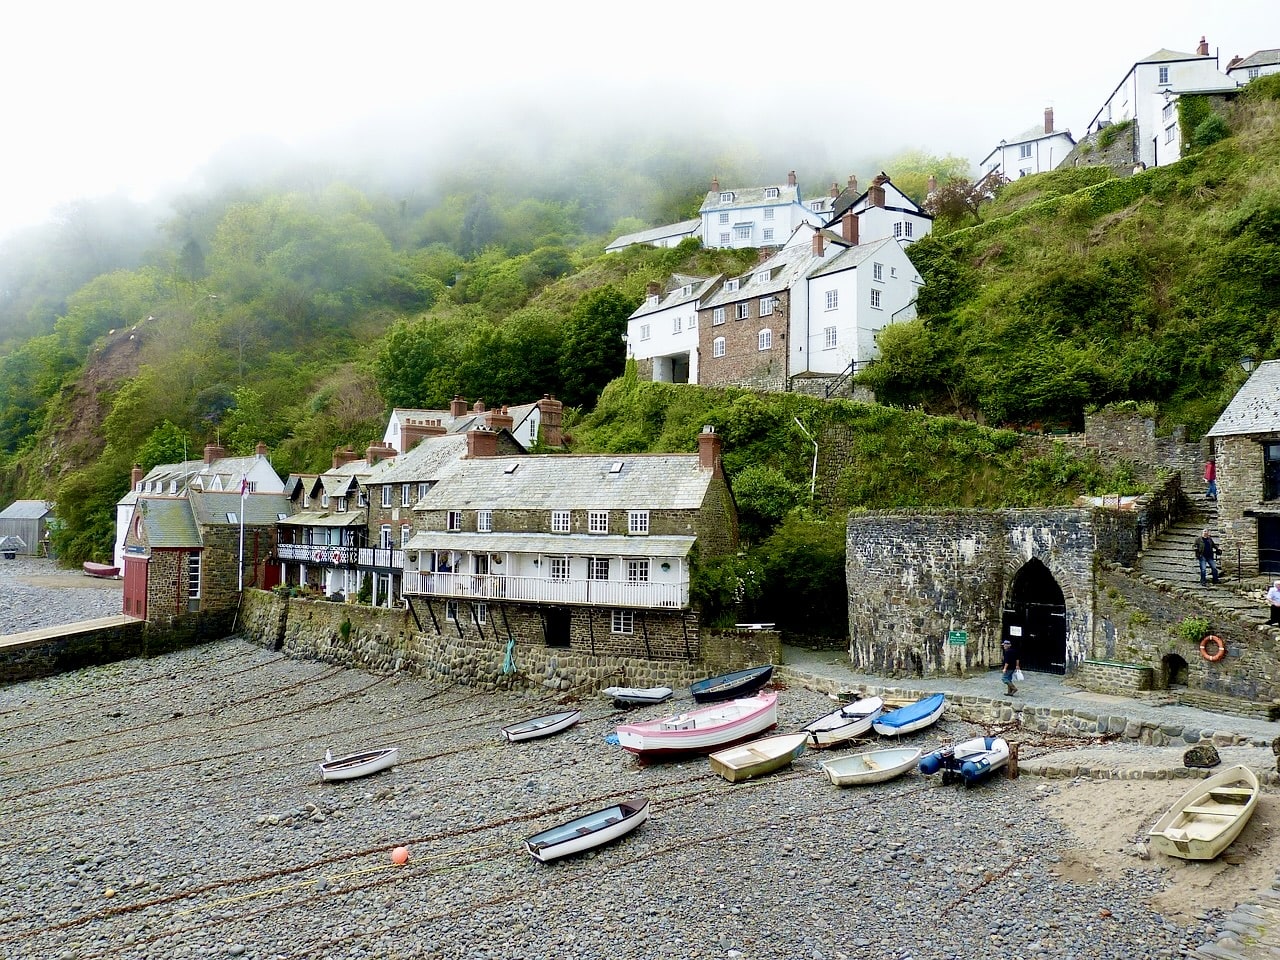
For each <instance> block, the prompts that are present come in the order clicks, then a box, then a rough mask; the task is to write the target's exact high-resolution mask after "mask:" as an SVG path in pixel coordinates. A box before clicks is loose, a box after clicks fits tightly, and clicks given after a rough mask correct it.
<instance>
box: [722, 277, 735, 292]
mask: <svg viewBox="0 0 1280 960" xmlns="http://www.w3.org/2000/svg"><path fill="white" fill-rule="evenodd" d="M724 288H725V290H726V291H727V292H729V293H732V292H733V291H734V290H737V289H738V281H737V280H726V281H725V282H724Z"/></svg>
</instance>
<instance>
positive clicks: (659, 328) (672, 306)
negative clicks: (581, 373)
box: [627, 273, 721, 383]
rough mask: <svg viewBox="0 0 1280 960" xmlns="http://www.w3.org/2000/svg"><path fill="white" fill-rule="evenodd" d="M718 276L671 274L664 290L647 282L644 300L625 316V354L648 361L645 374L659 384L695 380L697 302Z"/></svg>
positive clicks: (696, 377)
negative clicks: (626, 317)
mask: <svg viewBox="0 0 1280 960" xmlns="http://www.w3.org/2000/svg"><path fill="white" fill-rule="evenodd" d="M720 280H721V277H720V275H718V274H717V275H716V276H714V277H691V276H687V275H685V274H681V273H677V274H672V276H671V279H670V280H668V281H667V284H666V289H665V290H664V289H663V288H662V286H661V285H659V284H657V283H650V284H649V288H648V294H647V296H646V297H645V301H644V303H642V304H640V306H639V307H638V308H637V309H636V312H635V313H633V314H631V316H630V317H629V318H628V319H627V356H628V357H629V358H634V359H635V360H637V361H640V362H641V363H642V364H643V362H644V361H649V363H648V364H647V365H645V366H646V367H651V368H652V369H651V370H650V369H645V371H644V372H645V374H646V375H647V376H648V377H649V378H651V379H653V380H654V381H657V382H659V383H697V382H698V304H699V302H700V301H701V299H702V298H703V297H705V296H708V295H709V294H710V293H711V292H713V291H714V290H715V289H716V287H717V286H718V285H719V283H720Z"/></svg>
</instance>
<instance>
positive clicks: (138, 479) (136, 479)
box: [129, 463, 146, 490]
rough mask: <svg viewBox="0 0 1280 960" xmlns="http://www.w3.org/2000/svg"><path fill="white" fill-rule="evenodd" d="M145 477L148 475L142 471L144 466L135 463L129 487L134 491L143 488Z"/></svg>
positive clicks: (130, 475)
mask: <svg viewBox="0 0 1280 960" xmlns="http://www.w3.org/2000/svg"><path fill="white" fill-rule="evenodd" d="M145 476H146V474H145V473H143V471H142V464H140V463H135V464H134V465H133V470H131V471H130V473H129V487H130V488H131V489H133V490H137V489H139V488H140V487H141V486H142V478H143V477H145Z"/></svg>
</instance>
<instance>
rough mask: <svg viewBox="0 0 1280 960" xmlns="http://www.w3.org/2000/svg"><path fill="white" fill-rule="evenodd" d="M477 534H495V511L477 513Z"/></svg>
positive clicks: (478, 511) (479, 511)
mask: <svg viewBox="0 0 1280 960" xmlns="http://www.w3.org/2000/svg"><path fill="white" fill-rule="evenodd" d="M476 533H493V511H492V510H477V511H476Z"/></svg>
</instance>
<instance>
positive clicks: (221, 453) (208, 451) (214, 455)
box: [204, 443, 227, 463]
mask: <svg viewBox="0 0 1280 960" xmlns="http://www.w3.org/2000/svg"><path fill="white" fill-rule="evenodd" d="M226 455H227V450H226V448H225V447H223V446H221V445H220V444H217V443H206V444H205V445H204V462H205V463H213V461H215V460H221V459H222V458H223V457H225V456H226Z"/></svg>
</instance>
